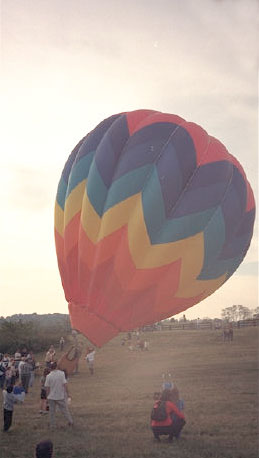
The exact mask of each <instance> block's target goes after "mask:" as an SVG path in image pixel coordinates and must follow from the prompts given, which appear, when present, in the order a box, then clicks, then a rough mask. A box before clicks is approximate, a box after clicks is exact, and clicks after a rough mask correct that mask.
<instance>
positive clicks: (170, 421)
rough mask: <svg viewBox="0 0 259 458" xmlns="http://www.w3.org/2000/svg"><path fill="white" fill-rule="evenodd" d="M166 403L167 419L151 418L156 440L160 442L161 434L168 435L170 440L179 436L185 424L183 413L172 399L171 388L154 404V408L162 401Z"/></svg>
mask: <svg viewBox="0 0 259 458" xmlns="http://www.w3.org/2000/svg"><path fill="white" fill-rule="evenodd" d="M161 401H162V402H164V403H165V410H166V419H165V420H162V421H157V420H151V428H152V431H153V434H154V438H155V440H156V441H158V442H160V436H162V435H168V441H169V442H172V440H173V437H174V436H175V437H176V438H178V437H179V433H180V431H181V429H182V428H183V426H184V424H185V417H184V415H183V413H182V412H181V411H180V410H179V409H178V408H177V407H176V405H175V404H174V403H173V402H172V401H171V390H168V389H166V390H164V391H163V392H162V394H161V398H160V400H157V401H156V402H155V404H154V408H155V407H156V406H157V405H158V403H160V402H161Z"/></svg>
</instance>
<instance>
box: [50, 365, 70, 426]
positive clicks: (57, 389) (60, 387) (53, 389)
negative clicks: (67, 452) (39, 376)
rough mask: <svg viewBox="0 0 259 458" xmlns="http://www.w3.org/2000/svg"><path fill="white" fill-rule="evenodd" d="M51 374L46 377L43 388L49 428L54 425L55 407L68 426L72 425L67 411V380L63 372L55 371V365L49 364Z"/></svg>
mask: <svg viewBox="0 0 259 458" xmlns="http://www.w3.org/2000/svg"><path fill="white" fill-rule="evenodd" d="M50 369H51V372H50V374H48V375H47V377H46V381H45V387H46V389H47V399H48V403H49V414H50V427H53V426H54V425H55V412H56V406H58V408H59V410H60V411H61V412H62V413H63V415H64V416H65V417H66V419H67V420H68V424H69V426H72V425H73V419H72V417H71V414H70V412H69V410H68V406H67V402H66V398H68V397H69V393H68V388H67V380H66V377H65V374H64V372H63V371H60V370H59V369H57V363H56V362H53V363H51V367H50Z"/></svg>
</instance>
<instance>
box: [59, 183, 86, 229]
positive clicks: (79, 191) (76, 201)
mask: <svg viewBox="0 0 259 458" xmlns="http://www.w3.org/2000/svg"><path fill="white" fill-rule="evenodd" d="M85 187H86V180H83V181H81V183H79V184H78V185H77V186H76V187H75V188H74V189H73V190H72V191H71V193H70V194H69V196H68V198H67V199H66V202H65V211H64V216H65V220H64V226H65V227H66V226H67V224H68V223H69V222H70V221H71V219H72V218H73V217H74V216H75V215H76V214H77V213H78V212H80V211H81V207H82V200H83V196H84V192H85Z"/></svg>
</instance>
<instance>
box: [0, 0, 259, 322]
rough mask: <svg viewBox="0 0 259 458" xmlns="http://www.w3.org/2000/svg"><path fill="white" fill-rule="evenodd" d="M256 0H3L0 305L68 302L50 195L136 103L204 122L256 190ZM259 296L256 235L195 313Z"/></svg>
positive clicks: (6, 308)
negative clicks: (93, 135)
mask: <svg viewBox="0 0 259 458" xmlns="http://www.w3.org/2000/svg"><path fill="white" fill-rule="evenodd" d="M257 18H258V2H257V0H247V1H243V0H225V1H224V0H221V1H220V0H218V1H216V0H160V1H159V2H158V1H157V0H99V1H98V0H96V1H92V0H91V1H90V0H2V1H1V73H2V85H1V89H2V91H1V92H2V103H1V104H2V112H1V116H2V119H1V121H2V122H1V124H2V127H3V133H2V138H1V171H0V174H1V176H0V179H1V187H0V198H1V207H2V210H1V225H0V240H1V272H0V275H1V277H0V278H1V285H0V287H1V299H0V301H1V302H0V315H3V316H7V315H12V314H14V313H32V312H37V313H53V312H60V313H66V312H67V304H66V301H65V299H64V295H63V290H62V286H61V282H60V277H59V272H58V267H57V261H56V254H55V246H54V235H53V234H54V218H53V214H54V201H55V196H56V188H57V184H58V181H59V177H60V174H61V171H62V168H63V165H64V163H65V161H66V159H67V157H68V154H69V153H70V151H71V150H72V148H73V147H74V146H75V144H76V143H77V142H78V141H79V140H80V139H81V138H82V137H83V136H84V135H85V134H86V133H87V132H88V131H89V130H91V129H92V128H94V127H95V126H96V124H98V123H99V122H100V121H101V120H102V119H104V118H105V117H108V116H110V115H111V114H114V113H118V112H121V111H130V110H134V109H139V108H149V109H157V110H160V111H165V112H169V113H175V114H178V115H180V116H182V117H183V118H185V119H187V120H188V121H193V122H196V123H198V124H200V125H202V126H203V127H204V128H205V129H206V130H207V132H208V133H209V134H211V135H213V136H215V137H217V138H218V139H219V140H221V141H222V142H223V143H224V144H225V145H226V147H227V148H228V150H229V151H230V152H231V153H232V154H233V155H234V156H236V157H237V158H238V160H239V161H240V162H241V164H242V165H243V167H244V169H245V171H246V174H247V177H248V179H249V181H250V183H251V185H252V188H253V189H254V192H255V197H256V201H258V145H257V143H258V137H257V121H258V98H257V92H258V76H257V74H258V57H257V43H258V38H259V37H258V34H257V30H258V22H257ZM233 304H243V305H245V306H247V307H249V308H255V307H256V306H257V305H258V234H257V231H256V232H255V234H254V238H253V240H252V244H251V247H250V249H249V252H248V254H247V256H246V258H245V260H244V262H243V264H242V265H241V266H240V267H239V269H238V270H237V271H236V273H235V274H234V276H233V277H232V278H231V279H230V280H229V281H228V282H227V283H226V284H225V285H224V286H223V287H222V288H221V289H220V290H218V292H216V293H215V294H214V295H212V296H211V297H210V298H208V299H206V300H205V301H203V303H202V304H199V305H197V306H195V307H193V308H191V309H189V310H188V311H187V312H186V316H187V318H195V317H198V316H199V317H204V316H210V317H213V316H218V317H220V313H221V312H220V311H221V309H222V308H224V307H228V306H231V305H233Z"/></svg>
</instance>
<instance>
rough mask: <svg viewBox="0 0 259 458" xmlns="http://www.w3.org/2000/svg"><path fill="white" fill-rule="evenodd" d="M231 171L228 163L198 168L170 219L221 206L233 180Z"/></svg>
mask: <svg viewBox="0 0 259 458" xmlns="http://www.w3.org/2000/svg"><path fill="white" fill-rule="evenodd" d="M231 170H232V165H231V164H230V163H229V162H227V161H222V162H213V163H211V164H205V165H203V166H200V167H199V168H197V169H196V170H195V173H194V175H193V176H192V178H191V179H190V181H189V183H188V184H187V186H186V187H185V188H184V189H183V192H182V195H181V197H180V200H179V202H178V204H177V206H176V208H175V209H174V210H173V212H172V214H171V215H170V217H175V218H179V217H182V216H186V215H188V214H192V213H199V212H201V211H204V210H207V209H210V208H216V207H217V206H218V205H220V204H221V202H222V200H223V199H224V196H225V193H226V190H227V187H228V184H229V181H230V179H231Z"/></svg>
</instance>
